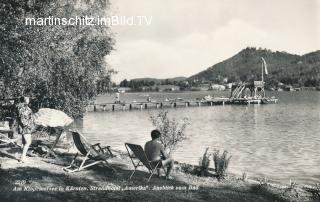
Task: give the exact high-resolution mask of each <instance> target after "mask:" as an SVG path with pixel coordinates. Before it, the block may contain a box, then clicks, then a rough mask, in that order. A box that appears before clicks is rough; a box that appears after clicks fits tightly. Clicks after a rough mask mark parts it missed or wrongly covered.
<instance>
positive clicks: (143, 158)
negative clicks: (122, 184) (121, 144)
mask: <svg viewBox="0 0 320 202" xmlns="http://www.w3.org/2000/svg"><path fill="white" fill-rule="evenodd" d="M125 146H126V149H127V151H128V155H129V157H130V159H131V161H132V164H133V166H134V171H133V172H132V174H131V175H130V178H129V179H131V178H132V176H133V175H134V173H135V172H136V170H137V168H138V167H139V166H145V167H146V168H147V169H148V172H149V174H150V176H149V178H148V181H147V182H149V181H150V179H151V177H152V176H153V174H154V173H155V171H156V170H157V169H160V168H163V170H165V169H164V167H163V166H160V165H161V164H160V161H158V162H151V161H149V159H148V158H147V155H146V153H145V152H144V150H143V148H142V147H141V146H140V145H136V144H129V143H125ZM129 149H130V150H131V151H132V153H131V152H130V150H129ZM135 159H136V162H135ZM141 163H142V164H141Z"/></svg>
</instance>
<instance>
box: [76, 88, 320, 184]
mask: <svg viewBox="0 0 320 202" xmlns="http://www.w3.org/2000/svg"><path fill="white" fill-rule="evenodd" d="M127 96H130V94H129V95H127ZM157 96H158V98H157V99H161V98H160V97H161V96H160V95H157ZM170 96H174V95H173V94H170ZM170 96H168V95H164V97H170ZM175 96H179V97H183V96H199V94H196V95H192V94H190V93H189V94H185V95H184V94H178V95H175ZM279 97H280V103H279V104H276V105H272V104H271V105H248V106H229V105H226V106H213V107H190V108H181V109H169V115H170V116H172V117H175V118H176V119H179V118H183V117H188V118H189V119H190V122H191V125H190V126H189V127H188V128H187V131H186V132H187V135H188V136H189V139H188V140H186V141H184V142H183V143H182V145H181V147H179V148H178V149H177V150H176V151H175V152H174V154H173V155H174V157H175V159H176V160H178V161H182V162H188V163H193V164H197V163H198V160H199V157H201V155H202V154H203V152H204V150H205V148H206V147H210V148H211V150H213V149H219V150H224V149H225V150H228V151H229V152H230V153H231V155H232V159H231V162H230V172H232V173H236V174H239V175H240V174H241V173H242V172H248V174H249V175H250V176H251V177H264V176H267V177H269V178H272V179H275V180H277V181H281V182H284V183H288V181H289V179H294V180H296V181H297V182H298V183H300V182H301V183H302V182H303V183H309V184H311V183H314V182H319V180H320V179H319V176H320V170H319V167H320V149H319V148H320V134H319V131H320V127H319V124H320V110H319V107H320V101H319V100H320V99H319V98H320V93H319V92H293V93H287V92H283V93H281V94H280V95H279ZM99 99H100V100H101V99H103V98H101V97H100V98H99ZM106 99H108V98H106ZM128 99H135V98H130V97H128ZM154 112H156V110H150V111H138V110H137V111H132V112H115V113H110V112H93V113H88V114H86V116H85V117H84V119H83V126H82V127H81V124H80V126H79V127H81V128H83V132H84V133H85V135H86V136H88V138H89V139H90V141H92V142H95V141H97V142H102V143H104V144H107V145H111V146H112V147H114V148H117V149H121V150H125V148H124V143H125V142H130V143H136V144H141V145H144V143H145V142H146V141H147V140H149V139H150V131H151V130H152V129H153V126H152V124H151V121H150V119H149V117H150V114H151V113H154Z"/></svg>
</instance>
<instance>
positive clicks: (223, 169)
mask: <svg viewBox="0 0 320 202" xmlns="http://www.w3.org/2000/svg"><path fill="white" fill-rule="evenodd" d="M230 159H231V156H229V155H228V152H227V151H224V152H223V153H222V155H221V156H220V152H219V150H217V151H215V152H214V153H213V161H214V167H215V171H216V173H217V177H218V179H223V178H224V177H225V176H226V175H227V169H228V166H229V162H230Z"/></svg>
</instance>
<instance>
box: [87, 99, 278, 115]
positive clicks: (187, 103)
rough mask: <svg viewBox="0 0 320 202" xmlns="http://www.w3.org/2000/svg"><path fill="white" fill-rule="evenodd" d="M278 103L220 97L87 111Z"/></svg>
mask: <svg viewBox="0 0 320 202" xmlns="http://www.w3.org/2000/svg"><path fill="white" fill-rule="evenodd" d="M269 103H274V104H275V103H277V99H273V98H263V99H262V98H259V99H258V98H256V99H253V98H252V99H247V98H237V99H235V98H226V97H219V98H213V99H210V100H205V99H202V100H182V99H178V100H170V101H152V102H120V103H99V104H97V103H92V104H90V105H89V106H88V107H87V111H110V112H113V111H126V110H147V109H163V108H186V107H202V106H216V105H232V104H269Z"/></svg>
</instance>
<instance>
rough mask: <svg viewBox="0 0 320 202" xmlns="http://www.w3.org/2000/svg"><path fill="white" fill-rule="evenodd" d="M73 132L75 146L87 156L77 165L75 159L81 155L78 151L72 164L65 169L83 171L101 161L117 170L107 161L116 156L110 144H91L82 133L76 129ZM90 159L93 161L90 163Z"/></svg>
mask: <svg viewBox="0 0 320 202" xmlns="http://www.w3.org/2000/svg"><path fill="white" fill-rule="evenodd" d="M71 133H72V137H73V141H74V144H75V146H76V147H77V149H78V151H79V152H80V153H81V154H82V155H84V156H85V158H84V159H83V160H82V162H81V164H80V166H78V165H76V163H75V161H76V158H77V157H78V155H79V153H78V152H77V153H76V155H75V156H74V158H73V160H72V162H71V164H70V165H69V166H67V167H64V168H63V170H64V171H66V172H70V173H71V172H75V171H81V170H83V169H85V168H88V167H91V166H93V165H96V164H99V163H104V164H105V165H106V166H107V167H109V168H111V169H112V170H113V171H116V170H115V169H114V168H112V167H111V166H110V165H109V163H108V161H107V160H108V159H109V158H112V157H115V156H114V155H113V154H112V152H111V150H110V146H107V147H101V146H100V143H97V144H94V145H90V144H89V143H88V141H87V140H86V139H85V138H84V137H83V135H81V134H80V133H78V132H74V131H71ZM89 161H92V162H91V163H89Z"/></svg>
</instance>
